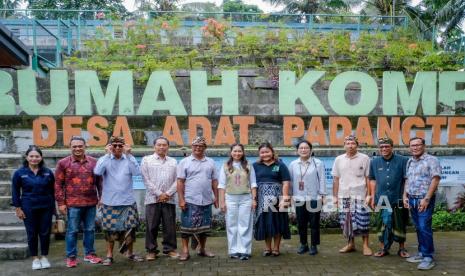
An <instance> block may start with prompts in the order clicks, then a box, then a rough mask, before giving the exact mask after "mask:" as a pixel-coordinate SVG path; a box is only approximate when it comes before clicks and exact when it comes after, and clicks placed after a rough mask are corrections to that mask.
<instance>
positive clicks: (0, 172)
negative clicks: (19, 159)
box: [0, 168, 17, 181]
mask: <svg viewBox="0 0 465 276" xmlns="http://www.w3.org/2000/svg"><path fill="white" fill-rule="evenodd" d="M16 170H17V168H15V169H0V180H3V181H7V180H11V178H12V177H13V174H14V173H15V171H16Z"/></svg>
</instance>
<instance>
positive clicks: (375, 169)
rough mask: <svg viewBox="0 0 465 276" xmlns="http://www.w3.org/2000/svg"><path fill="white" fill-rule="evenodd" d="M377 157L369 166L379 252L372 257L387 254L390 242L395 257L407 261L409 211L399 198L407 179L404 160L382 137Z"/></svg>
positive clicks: (388, 140) (405, 161) (388, 141)
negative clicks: (397, 248) (376, 214)
mask: <svg viewBox="0 0 465 276" xmlns="http://www.w3.org/2000/svg"><path fill="white" fill-rule="evenodd" d="M378 147H379V153H380V155H381V156H378V157H375V158H374V159H373V160H372V161H371V163H370V174H369V176H368V177H369V178H370V189H371V191H372V192H371V194H374V195H375V198H374V201H373V200H372V201H371V202H370V205H371V207H372V208H375V206H376V211H379V212H378V216H377V220H378V239H379V242H380V248H379V250H378V251H377V252H376V253H375V254H374V256H375V257H384V256H386V255H388V254H389V249H390V248H391V245H392V243H393V241H396V242H398V243H399V250H398V251H397V255H399V256H400V257H402V258H408V257H409V254H408V253H407V250H406V249H405V245H404V243H405V237H406V224H407V221H408V209H407V208H403V204H402V195H403V192H404V184H405V178H406V165H407V160H408V159H407V158H406V157H403V156H401V155H398V154H395V153H393V151H392V150H393V141H392V139H391V138H388V137H384V138H380V139H379V140H378Z"/></svg>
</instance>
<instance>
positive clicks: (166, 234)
mask: <svg viewBox="0 0 465 276" xmlns="http://www.w3.org/2000/svg"><path fill="white" fill-rule="evenodd" d="M145 222H146V227H145V248H146V249H147V252H151V253H158V252H159V251H158V250H157V247H158V244H157V237H158V231H159V229H160V224H161V225H162V232H163V242H162V245H163V253H168V252H170V251H173V250H176V248H177V246H176V207H175V205H174V204H169V203H154V204H148V205H145Z"/></svg>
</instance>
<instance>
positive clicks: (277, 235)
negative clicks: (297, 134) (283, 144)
mask: <svg viewBox="0 0 465 276" xmlns="http://www.w3.org/2000/svg"><path fill="white" fill-rule="evenodd" d="M258 153H259V160H258V161H257V162H255V163H254V164H253V167H254V170H255V175H256V178H257V185H258V188H257V194H258V197H257V208H256V217H255V227H254V228H255V229H254V236H255V239H256V240H258V241H261V240H265V250H264V251H263V256H271V255H273V256H275V257H277V256H279V254H280V252H279V246H280V243H281V238H284V239H290V238H291V233H290V230H289V217H288V212H287V207H288V206H289V204H290V197H289V186H290V179H291V177H290V174H289V170H288V169H287V167H286V165H285V164H284V163H283V162H281V161H279V160H278V159H277V158H276V156H275V152H274V149H273V146H272V145H271V144H270V143H263V144H261V145H260V146H259V147H258ZM280 211H281V212H280ZM272 240H274V245H273V249H272V247H271V241H272Z"/></svg>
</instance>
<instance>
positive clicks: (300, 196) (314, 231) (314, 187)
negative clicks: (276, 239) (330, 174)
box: [289, 140, 326, 255]
mask: <svg viewBox="0 0 465 276" xmlns="http://www.w3.org/2000/svg"><path fill="white" fill-rule="evenodd" d="M296 149H297V154H298V155H299V158H297V159H296V160H294V161H292V162H291V164H290V165H289V172H290V174H291V182H292V194H293V198H294V202H295V206H296V207H295V209H296V215H297V225H298V229H299V238H300V248H299V249H298V251H297V253H299V254H304V253H306V252H309V251H310V252H309V253H310V255H315V254H317V253H318V249H317V245H319V244H320V213H321V208H322V205H323V198H324V196H325V195H326V181H325V179H326V178H325V167H324V164H323V162H321V161H320V160H318V159H316V158H314V157H312V144H311V143H310V142H308V141H306V140H301V141H299V143H297V145H296ZM309 224H310V229H311V246H310V248H309V247H308V242H307V229H308V225H309Z"/></svg>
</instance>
